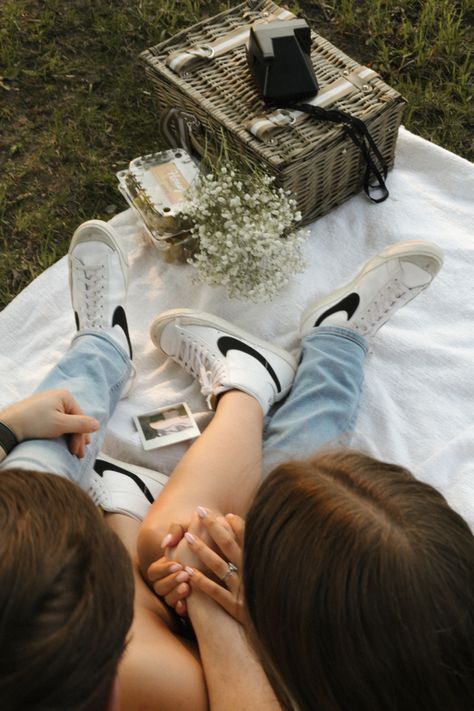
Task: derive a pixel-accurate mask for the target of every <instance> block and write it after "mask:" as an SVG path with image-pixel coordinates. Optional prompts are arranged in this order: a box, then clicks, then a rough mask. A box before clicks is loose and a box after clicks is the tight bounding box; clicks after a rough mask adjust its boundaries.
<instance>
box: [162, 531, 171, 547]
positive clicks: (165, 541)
mask: <svg viewBox="0 0 474 711" xmlns="http://www.w3.org/2000/svg"><path fill="white" fill-rule="evenodd" d="M172 538H173V536H172V535H171V533H167V534H166V536H165V537H164V538H163V540H162V541H161V547H162V548H166V547H167V546H168V544H169V543H170V542H171V539H172Z"/></svg>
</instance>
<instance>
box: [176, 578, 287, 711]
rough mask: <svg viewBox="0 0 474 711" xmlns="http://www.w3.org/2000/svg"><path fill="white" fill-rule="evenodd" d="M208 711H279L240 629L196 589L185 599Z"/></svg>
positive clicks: (266, 680)
mask: <svg viewBox="0 0 474 711" xmlns="http://www.w3.org/2000/svg"><path fill="white" fill-rule="evenodd" d="M188 612H189V616H190V618H191V621H192V623H193V627H194V631H195V633H196V636H197V639H198V643H199V652H200V654H201V662H202V665H203V668H204V675H205V677H206V682H207V689H208V694H209V705H210V709H211V711H228V709H239V711H255V710H256V709H258V711H281V706H280V704H279V703H278V701H277V699H276V697H275V695H274V693H273V691H272V688H271V686H270V684H269V682H268V679H267V677H266V676H265V673H264V672H263V669H262V667H261V666H260V664H259V662H258V661H257V659H256V658H255V654H254V652H253V650H252V648H251V646H250V645H249V643H248V641H247V638H246V635H245V631H244V629H243V627H242V626H241V625H240V624H239V623H238V622H237V621H236V620H234V618H233V617H231V616H230V615H228V614H227V612H225V611H224V610H223V609H222V608H221V607H220V606H219V605H217V603H215V602H214V601H213V600H211V598H209V597H207V596H206V595H205V594H204V593H202V592H201V591H199V590H194V591H193V593H192V595H191V597H190V598H189V600H188Z"/></svg>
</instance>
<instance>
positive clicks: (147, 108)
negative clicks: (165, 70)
mask: <svg viewBox="0 0 474 711" xmlns="http://www.w3.org/2000/svg"><path fill="white" fill-rule="evenodd" d="M233 4H234V3H232V2H230V1H229V2H217V1H216V2H199V1H198V0H133V2H130V0H67V2H64V0H61V1H59V0H2V2H1V4H0V169H1V170H0V265H1V266H0V308H2V307H3V306H4V305H5V304H7V303H8V302H9V301H10V300H11V298H12V297H13V296H15V294H17V293H18V292H19V291H20V290H21V289H22V288H24V286H25V285H26V284H28V283H29V282H30V281H31V279H33V278H34V277H35V276H37V275H38V274H39V273H40V272H41V271H43V270H44V269H45V268H46V267H47V266H49V265H50V264H52V263H53V262H54V261H56V260H57V259H58V258H59V257H61V256H62V255H63V254H64V253H65V252H66V250H67V246H68V243H69V240H70V237H71V234H72V232H73V230H74V229H75V228H76V227H77V225H78V224H80V222H82V221H83V220H85V219H89V218H91V217H98V218H101V219H109V218H110V217H111V216H112V215H113V214H114V213H115V212H118V211H120V210H122V209H124V207H125V204H124V202H123V201H122V198H121V197H120V195H119V193H118V191H117V188H116V178H115V172H116V171H117V170H119V169H120V168H122V167H124V166H125V165H126V164H127V163H128V162H129V160H130V159H131V158H133V157H135V156H137V155H140V154H142V153H146V152H150V151H153V150H157V149H159V148H160V147H161V139H160V136H159V133H158V121H157V105H156V102H155V99H154V96H153V94H152V92H151V88H150V86H149V85H148V83H147V81H146V79H145V77H144V73H143V70H142V69H141V67H139V66H138V63H137V57H138V55H139V53H140V52H141V51H142V50H143V49H146V48H147V47H149V46H151V45H153V44H156V43H158V42H160V41H161V40H163V39H165V38H166V37H168V36H170V35H172V34H174V33H175V32H177V31H178V30H179V29H181V28H183V27H186V26H187V25H190V24H192V23H193V22H195V21H197V20H198V19H200V18H201V17H205V16H207V15H212V14H215V13H216V12H218V11H220V10H222V9H225V8H226V7H229V6H231V5H233ZM291 5H292V6H293V7H295V6H296V5H299V7H300V8H301V10H302V11H303V12H304V14H305V15H306V16H307V17H308V19H309V20H310V21H311V23H312V24H313V25H314V26H315V28H316V30H318V31H319V32H320V33H321V34H323V35H324V36H326V37H327V38H328V39H330V40H331V41H333V42H334V43H335V44H337V46H338V47H340V48H341V49H343V50H344V51H346V52H347V53H348V54H350V55H351V56H353V57H354V58H355V59H357V60H358V61H361V62H363V63H366V64H370V65H371V66H373V67H374V68H375V69H377V70H379V71H380V72H381V73H382V75H383V76H384V78H385V79H386V80H387V81H388V83H390V84H391V85H393V86H394V87H396V88H397V89H398V90H399V91H401V92H402V93H403V94H404V95H405V96H406V98H407V99H408V102H409V103H408V107H407V110H406V113H405V117H404V123H405V125H406V126H407V127H408V128H409V129H410V130H412V131H414V132H415V133H418V134H420V135H422V136H424V137H426V138H428V139H430V140H433V141H435V142H436V143H439V144H440V145H443V146H445V147H446V148H448V149H449V150H452V151H454V152H456V153H459V154H460V155H463V156H465V157H467V158H472V156H473V147H472V143H471V144H470V142H469V141H470V135H471V134H470V131H469V126H468V121H469V115H470V114H469V111H470V107H469V95H470V87H469V76H470V74H471V71H472V63H471V59H470V57H469V56H468V46H469V42H470V43H471V44H472V37H471V38H470V37H468V34H467V33H468V29H467V28H468V27H469V18H468V17H467V1H466V0H459V1H458V2H447V1H446V0H437V2H435V1H434V0H426V1H425V2H414V1H413V0H398V2H395V1H393V0H385V1H382V0H371V2H369V1H368V0H359V1H357V2H356V1H354V2H350V1H349V0H331V1H327V2H303V1H301V2H299V3H292V4H291Z"/></svg>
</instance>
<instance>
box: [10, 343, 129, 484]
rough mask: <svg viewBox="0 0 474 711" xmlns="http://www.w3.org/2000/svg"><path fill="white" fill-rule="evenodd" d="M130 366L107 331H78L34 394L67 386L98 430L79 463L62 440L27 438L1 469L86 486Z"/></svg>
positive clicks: (126, 355)
mask: <svg viewBox="0 0 474 711" xmlns="http://www.w3.org/2000/svg"><path fill="white" fill-rule="evenodd" d="M131 367H132V365H131V362H130V358H129V356H128V354H127V353H126V352H125V350H123V348H121V346H120V345H119V344H118V343H117V342H116V341H115V340H114V339H113V338H112V337H110V336H109V335H108V334H107V333H106V332H104V331H81V333H79V334H78V335H77V336H75V337H74V339H73V340H72V343H71V347H70V349H69V350H68V351H67V353H66V354H65V355H64V356H63V357H62V358H61V360H60V361H59V363H57V365H55V366H54V368H53V369H52V370H51V371H50V373H49V374H48V375H47V376H46V378H45V379H44V380H43V382H42V383H41V385H40V386H39V387H38V389H37V391H36V392H41V391H43V390H49V389H50V388H66V389H67V390H69V391H70V392H71V393H72V395H73V396H74V398H75V399H76V401H77V402H78V404H79V405H80V407H81V408H82V410H83V412H84V413H85V414H86V415H90V416H91V417H95V418H96V420H98V421H99V422H100V425H101V426H100V429H99V430H98V431H97V432H95V433H94V434H93V435H92V441H91V443H90V445H89V446H88V447H87V448H86V456H85V457H84V458H83V459H78V458H77V457H75V456H73V455H72V454H71V453H70V451H69V449H68V446H67V440H66V437H59V438H58V439H52V440H49V439H32V440H27V441H26V442H22V443H21V444H19V445H18V446H17V447H15V449H14V450H13V451H12V452H10V454H9V455H8V457H6V458H5V459H4V460H3V462H2V464H1V465H0V469H6V468H7V467H18V468H19V469H30V470H33V471H43V472H45V471H46V472H51V473H53V474H60V475H61V476H65V477H67V478H68V479H71V480H72V481H74V482H76V483H77V484H80V485H81V486H82V487H83V488H87V487H88V485H89V479H90V474H91V471H92V467H93V465H94V461H95V459H96V457H97V454H98V453H99V451H100V449H101V447H102V443H103V441H104V436H105V430H106V428H107V423H108V421H109V418H110V416H111V414H112V412H113V411H114V409H115V406H116V404H117V402H118V401H119V399H120V395H121V394H122V390H123V388H124V385H125V384H126V383H127V381H128V378H129V375H130V370H131Z"/></svg>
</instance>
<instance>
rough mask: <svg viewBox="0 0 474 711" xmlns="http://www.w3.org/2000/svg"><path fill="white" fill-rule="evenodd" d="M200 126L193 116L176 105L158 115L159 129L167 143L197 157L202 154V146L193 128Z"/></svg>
mask: <svg viewBox="0 0 474 711" xmlns="http://www.w3.org/2000/svg"><path fill="white" fill-rule="evenodd" d="M200 126H201V124H200V123H199V121H198V120H197V118H196V117H195V116H193V115H192V114H190V113H188V112H186V111H183V110H182V109H178V108H176V107H174V108H173V107H172V108H169V109H167V110H166V111H164V112H163V113H162V115H161V117H160V131H161V134H162V136H163V138H164V139H165V141H166V142H167V144H168V145H169V146H170V147H171V148H183V149H184V150H185V151H186V152H187V153H189V154H190V155H196V156H197V157H198V158H201V157H202V156H203V155H204V146H203V145H202V143H201V142H200V140H199V138H198V137H197V135H196V132H195V131H194V130H193V129H194V128H198V127H200Z"/></svg>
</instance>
